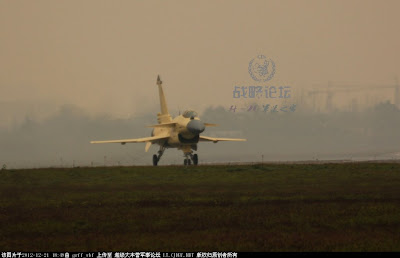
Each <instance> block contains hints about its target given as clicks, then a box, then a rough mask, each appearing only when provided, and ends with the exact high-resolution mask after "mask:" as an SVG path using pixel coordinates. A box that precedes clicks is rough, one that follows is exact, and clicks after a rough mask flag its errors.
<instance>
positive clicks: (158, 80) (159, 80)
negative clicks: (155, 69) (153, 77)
mask: <svg viewBox="0 0 400 258" xmlns="http://www.w3.org/2000/svg"><path fill="white" fill-rule="evenodd" d="M161 83H162V81H161V79H160V75H157V84H161Z"/></svg>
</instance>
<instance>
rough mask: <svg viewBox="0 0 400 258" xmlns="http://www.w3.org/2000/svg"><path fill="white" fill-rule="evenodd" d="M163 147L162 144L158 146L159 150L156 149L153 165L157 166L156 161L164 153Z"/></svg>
mask: <svg viewBox="0 0 400 258" xmlns="http://www.w3.org/2000/svg"><path fill="white" fill-rule="evenodd" d="M164 151H165V147H164V146H162V147H160V150H159V151H158V156H157V155H156V154H154V155H153V166H157V164H158V162H159V161H160V159H161V156H162V155H163V154H164Z"/></svg>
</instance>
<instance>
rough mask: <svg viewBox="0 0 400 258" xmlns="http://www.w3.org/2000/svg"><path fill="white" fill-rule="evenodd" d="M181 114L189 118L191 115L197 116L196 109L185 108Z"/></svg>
mask: <svg viewBox="0 0 400 258" xmlns="http://www.w3.org/2000/svg"><path fill="white" fill-rule="evenodd" d="M182 116H183V117H185V118H191V117H198V116H199V115H198V114H197V112H196V111H193V110H186V111H185V112H183V114H182Z"/></svg>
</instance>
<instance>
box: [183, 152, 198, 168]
mask: <svg viewBox="0 0 400 258" xmlns="http://www.w3.org/2000/svg"><path fill="white" fill-rule="evenodd" d="M192 161H193V165H197V164H198V163H199V157H198V156H197V154H192V153H185V159H184V160H183V165H185V166H190V165H192Z"/></svg>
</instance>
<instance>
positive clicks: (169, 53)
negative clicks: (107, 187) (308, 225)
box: [0, 0, 400, 167]
mask: <svg viewBox="0 0 400 258" xmlns="http://www.w3.org/2000/svg"><path fill="white" fill-rule="evenodd" d="M399 8H400V2H399V1H396V0H393V1H389V0H385V1H366V0H360V1H354V0H352V1H341V0H339V1H338V0H335V1H319V0H316V1H312V0H306V1H201V2H191V1H190V2H188V1H168V2H167V1H118V2H111V1H63V2H61V1H0V35H1V36H0V37H1V38H0V89H1V92H2V94H1V95H0V128H1V130H0V143H1V146H2V147H1V153H0V154H1V157H3V158H2V159H3V160H0V163H4V164H13V165H9V166H14V167H18V166H46V165H48V166H50V165H55V164H58V165H59V164H61V163H68V164H72V163H73V160H82V162H81V165H85V164H89V163H90V162H98V163H103V159H104V156H110V155H111V154H110V153H114V154H113V155H116V157H115V160H122V158H120V157H121V156H123V155H125V154H124V153H130V154H129V155H142V156H141V157H143V160H144V161H141V162H142V163H143V162H145V163H146V162H148V163H149V162H150V158H151V155H150V154H148V155H146V154H145V153H144V152H143V149H144V145H143V146H142V145H141V144H139V145H138V146H134V147H133V146H129V147H127V146H120V145H116V146H115V145H114V146H111V147H98V146H96V147H97V149H96V148H93V146H86V144H88V142H89V141H90V140H95V139H107V138H117V139H118V138H120V137H122V138H124V137H129V138H137V137H144V136H147V135H149V130H148V129H146V128H144V126H145V125H146V124H154V123H155V122H156V118H155V114H156V113H157V112H158V110H159V103H158V95H157V88H156V84H155V82H156V77H157V75H158V74H160V75H161V78H162V80H163V81H164V90H165V92H166V97H167V102H168V105H169V108H170V111H172V113H173V114H174V115H176V114H177V113H178V110H184V109H187V108H192V109H195V110H198V111H199V112H200V113H203V115H204V120H207V122H215V123H220V124H223V123H225V124H226V126H225V127H222V128H221V129H216V131H215V132H217V131H218V130H220V131H229V132H230V133H231V134H237V135H240V137H249V136H248V135H246V133H247V134H252V135H257V134H261V133H262V132H264V130H266V129H265V128H266V127H265V124H268V121H269V126H271V124H275V126H278V127H279V126H289V125H290V126H298V127H299V128H301V127H304V131H299V132H298V133H301V132H303V133H304V132H307V131H310V130H311V129H312V130H313V132H314V134H318V133H320V134H319V136H318V135H314V136H316V137H317V136H318V137H322V139H326V140H327V139H331V140H332V139H341V136H343V135H336V136H335V137H337V138H335V137H333V136H332V134H330V133H328V131H323V130H322V129H321V128H319V127H318V126H314V127H313V128H311V125H310V120H308V119H311V118H310V116H313V119H317V120H318V119H320V116H321V114H322V113H323V116H324V118H321V119H325V120H324V121H325V122H327V121H328V128H330V127H329V126H331V124H329V121H332V119H333V116H334V115H335V116H336V118H337V119H336V120H335V122H334V123H335V124H334V126H333V125H332V127H331V128H330V129H332V130H331V131H329V132H331V133H333V134H335V133H336V132H337V131H336V132H334V129H333V128H336V129H338V128H339V129H341V130H343V131H344V132H356V131H357V130H361V131H362V132H364V133H365V135H364V136H362V137H361V138H360V139H359V142H358V143H359V144H357V143H352V145H351V144H350V143H349V144H350V145H351V146H353V147H354V148H352V147H351V146H350V145H346V142H343V145H338V146H335V150H334V151H330V149H331V148H330V147H329V146H328V147H327V144H328V145H329V143H331V140H329V141H328V140H327V142H325V145H324V146H323V145H319V144H318V143H317V139H316V138H312V137H309V138H307V137H305V136H304V134H303V135H302V134H300V135H297V137H296V139H307V141H308V142H310V141H311V142H314V144H311V145H310V146H304V148H302V147H299V146H296V147H294V146H293V145H292V143H293V141H292V140H293V138H290V137H289V138H290V139H292V140H290V139H287V137H283V136H282V132H283V131H284V130H283V129H282V128H280V130H279V128H277V129H276V130H275V131H274V130H272V129H271V128H270V130H272V131H273V132H275V133H272V134H270V136H269V137H272V139H278V138H279V139H281V141H279V142H274V141H272V143H274V145H272V147H271V148H275V149H276V150H277V151H279V155H278V156H279V157H282V156H281V154H282V155H283V159H295V158H306V159H312V158H316V156H318V155H317V154H316V153H320V152H321V150H323V149H328V150H327V151H326V152H325V153H328V154H329V155H328V154H327V156H325V157H337V155H339V154H338V153H340V155H339V156H341V157H342V156H346V157H350V156H352V155H353V156H354V153H358V154H360V153H364V152H368V153H372V152H376V153H383V152H387V151H390V152H397V151H398V149H396V148H395V146H394V145H393V144H394V143H396V141H398V139H399V137H398V135H397V133H396V131H397V132H398V131H399V130H398V129H400V126H399V125H398V123H397V121H398V120H397V119H398V116H399V113H398V108H399V106H397V105H398V103H396V101H395V96H394V89H395V86H396V85H397V84H396V78H398V76H399V68H400V61H399V60H400V51H398V46H400V36H399V33H398V24H399V18H398V10H399ZM261 54H262V55H265V56H267V57H268V58H271V59H272V60H273V61H274V62H275V63H276V73H275V76H274V77H273V79H272V80H271V81H269V82H266V83H261V85H277V86H278V85H290V86H291V87H292V89H293V97H292V98H291V99H290V101H291V102H293V103H296V104H297V106H298V110H297V111H296V112H293V114H291V115H293V117H294V118H295V119H296V121H297V123H296V124H294V122H293V121H294V120H285V119H286V118H285V119H284V121H286V122H287V123H283V122H282V123H283V124H280V123H278V124H277V123H273V122H271V121H270V120H269V119H271V116H265V114H263V113H260V114H259V115H261V114H262V115H264V116H261V117H260V116H259V115H257V119H256V118H254V119H255V120H256V121H254V124H252V125H251V126H247V127H246V125H242V126H241V124H240V123H237V121H236V123H231V122H230V121H229V119H234V120H237V119H236V118H237V117H238V116H236V117H235V116H233V117H232V116H229V117H228V116H227V115H225V116H217V117H214V118H218V119H219V120H220V121H215V120H213V117H212V113H213V112H210V110H214V111H215V110H219V109H218V107H222V108H224V109H226V110H229V108H230V107H231V106H232V105H236V104H244V103H245V102H244V101H243V100H237V99H233V97H232V91H233V88H234V86H235V85H240V86H250V85H255V84H256V83H255V82H254V80H253V79H252V78H251V77H250V76H249V73H248V65H249V62H250V61H251V60H252V59H253V58H255V57H257V56H258V55H261ZM328 82H329V83H331V84H332V85H334V86H335V85H350V86H351V87H353V86H354V87H356V86H357V87H359V86H364V85H372V86H369V87H370V88H372V87H373V88H374V91H373V92H371V91H369V92H368V93H366V92H365V91H364V90H361V91H352V92H351V94H353V95H351V96H349V94H350V93H348V94H347V93H343V92H342V93H339V92H337V93H335V96H334V97H333V100H332V102H333V107H330V108H328V106H327V105H326V102H327V99H326V96H324V95H323V93H320V94H319V95H318V96H317V97H316V98H317V100H315V99H313V98H315V97H313V95H310V94H309V93H307V92H309V91H311V89H312V90H315V89H320V90H321V91H324V90H326V87H327V85H328ZM352 85H353V86H352ZM384 85H393V88H387V87H383V86H384ZM381 86H382V87H381ZM380 87H381V88H380ZM301 89H304V90H305V94H304V95H303V96H302V98H300V92H301ZM368 94H370V95H368ZM386 101H389V102H388V103H387V102H386ZM381 102H382V103H386V104H382V105H383V106H382V105H381V106H379V103H381ZM315 103H317V104H315ZM261 104H264V103H261ZM390 104H394V105H390ZM379 108H380V109H379ZM391 108H393V109H394V110H395V111H393V112H392V113H391V112H389V111H387V110H391ZM71 110H72V111H71ZM207 110H208V113H207ZM368 110H369V111H370V110H379V111H376V112H378V113H376V114H380V115H381V117H382V119H383V120H384V121H385V122H387V121H392V122H390V123H392V124H391V125H392V127H391V129H390V130H393V132H392V131H390V133H389V132H387V133H388V134H386V136H382V135H381V134H382V133H378V132H376V133H377V134H379V135H381V136H377V134H374V133H373V132H372V131H371V130H370V129H368V128H372V127H374V128H375V127H377V126H379V125H380V123H381V122H382V121H380V120H379V119H377V120H373V119H370V118H369V117H368V116H364V118H363V119H365V120H362V121H375V122H376V124H368V125H366V123H364V124H362V125H359V124H357V125H355V124H351V123H349V122H348V120H346V119H348V117H353V118H354V117H360V116H362V114H365V115H367V114H369V113H371V112H369V111H368ZM382 110H386V111H382ZM220 111H221V110H220ZM215 112H217V111H215ZM221 112H222V111H221ZM321 112H322V113H321ZM337 112H342V113H340V114H341V115H340V116H339V115H338V113H337ZM379 112H381V113H379ZM206 114H208V117H206ZM300 114H303V115H302V116H300ZM234 115H236V114H234ZM342 115H343V117H342ZM247 116H249V117H247V118H245V119H246V120H245V122H246V123H247V124H249V123H250V124H251V123H252V121H253V120H251V119H250V118H251V117H252V114H247ZM143 117H145V118H146V119H141V118H143ZM277 117H278V116H277ZM305 117H307V118H305ZM317 117H318V118H317ZM344 117H347V118H346V119H345V118H344ZM202 118H203V117H202ZM228 118H229V119H228ZM116 119H119V120H116ZM135 119H137V120H136V122H135ZM278 120H279V119H278ZM280 120H282V119H280ZM353 120H354V119H353ZM67 121H69V122H67ZM77 121H81V122H77ZM85 121H86V122H85ZM93 121H96V122H93ZM116 121H119V122H121V123H122V125H121V124H120V123H119V122H116ZM138 121H140V122H146V124H143V123H139V122H138ZM318 121H320V120H318ZM346 121H347V122H346ZM379 121H380V122H379ZM108 123H111V124H108ZM388 123H389V122H388ZM27 124H29V125H30V126H31V127H29V126H26V125H27ZM89 124H90V125H89ZM33 125H34V126H33ZM61 125H63V126H61ZM229 125H231V126H232V127H230V126H229ZM24 126H25V127H24ZM52 126H54V127H52ZM233 126H237V128H234V127H233ZM306 126H309V128H307V127H306ZM397 126H399V127H397ZM326 127H327V125H326V124H325V128H326ZM22 128H24V129H22ZM105 128H108V129H107V130H106V129H105ZM121 128H123V129H121ZM246 128H253V131H248V130H245V129H246ZM318 128H319V129H318ZM354 128H361V129H354ZM72 129H74V130H76V131H77V132H75V131H74V130H72ZM32 130H36V131H35V132H36V133H34V132H33V131H32ZM282 130H283V131H282ZM321 130H322V131H321ZM232 131H233V132H232ZM361 131H360V132H361ZM44 132H46V133H44ZM74 132H75V133H74ZM211 132H212V131H211ZM357 132H358V131H357ZM374 132H375V131H374ZM221 133H222V132H221ZM270 133H271V132H270ZM290 133H293V132H290ZM205 134H206V135H210V133H207V132H205ZM78 135H80V136H81V137H80V136H78ZM221 135H222V134H221ZM237 135H235V136H237ZM388 135H390V137H392V138H391V139H392V140H391V141H390V140H388V141H384V143H382V142H381V143H379V146H378V145H374V144H375V141H377V140H378V139H381V138H379V137H389V136H388ZM46 136H47V137H46ZM75 136H76V137H75ZM318 137H317V138H318ZM346 137H350V136H349V135H347V136H346ZM363 137H365V138H363ZM396 137H397V138H396ZM60 138H64V140H62V141H60V140H59V139H60ZM250 138H251V137H250ZM350 138H351V139H354V137H350ZM350 138H349V139H350ZM65 139H69V141H65ZM74 139H75V140H74ZM77 139H79V141H78V140H77ZM268 139H269V138H268ZM285 139H287V140H285ZM319 139H320V138H319ZM346 139H347V138H346ZM385 139H386V138H385ZM307 141H306V140H304V141H299V142H297V143H296V144H307ZM27 142H29V144H27ZM319 142H320V143H321V141H319ZM365 142H369V143H371V142H374V144H372V143H371V144H366V143H365ZM364 143H365V144H364ZM224 144H225V143H218V144H217V145H214V144H212V145H210V146H211V147H210V146H207V147H204V149H203V148H202V146H203V145H206V144H205V143H204V144H202V145H200V148H199V156H200V159H201V157H202V155H204V154H205V152H206V153H207V154H206V156H207V155H209V157H210V159H211V157H212V160H213V161H219V160H229V158H227V157H229V155H230V154H232V155H238V153H239V149H240V152H241V153H245V154H246V155H248V156H249V157H248V158H246V160H251V159H252V158H251V157H253V156H257V159H260V158H259V156H260V155H261V154H262V153H266V152H267V151H266V150H264V149H265V148H269V146H270V145H269V144H271V140H267V138H266V139H265V141H258V142H257V141H256V142H254V141H253V142H251V141H249V142H247V143H246V145H240V143H235V144H234V143H227V144H226V145H225V146H223V145H224ZM46 146H47V147H46ZM67 146H70V147H67ZM282 146H285V147H282ZM312 146H314V147H312ZM356 146H357V147H356ZM121 148H125V149H123V150H120V149H121ZM118 151H120V153H119V154H118ZM155 151H156V148H154V146H153V147H152V149H151V152H155ZM55 152H57V153H55ZM142 152H143V153H142ZM167 152H169V153H170V154H168V153H166V155H171V160H174V159H176V160H179V162H178V161H177V162H178V163H181V162H180V153H178V152H176V151H175V150H169V151H167ZM32 153H34V155H33V154H32ZM121 153H122V154H121ZM289 153H290V155H289ZM304 153H308V154H307V155H303V154H304ZM335 153H336V154H335ZM285 154H288V155H289V156H285ZM32 155H33V156H32ZM74 155H75V156H74ZM118 155H120V156H118ZM239 155H242V154H239ZM271 155H272V154H271ZM271 155H270V157H271ZM371 155H372V154H371ZM374 155H375V154H374ZM223 157H224V158H223ZM276 158H277V157H276V156H274V158H271V160H274V159H276ZM254 159H255V158H254ZM60 160H62V161H60ZM147 160H148V161H147ZM171 160H170V161H171ZM129 162H131V163H135V161H133V160H132V159H130V161H129ZM129 162H128V161H126V163H129ZM171 162H172V161H171ZM139 163H140V162H139ZM22 164H25V165H22Z"/></svg>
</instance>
